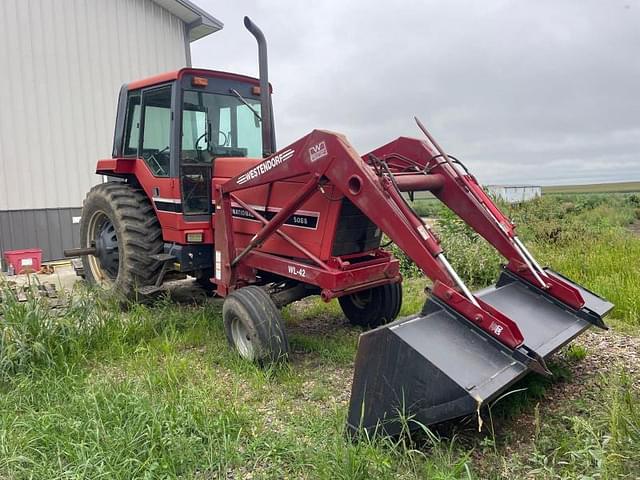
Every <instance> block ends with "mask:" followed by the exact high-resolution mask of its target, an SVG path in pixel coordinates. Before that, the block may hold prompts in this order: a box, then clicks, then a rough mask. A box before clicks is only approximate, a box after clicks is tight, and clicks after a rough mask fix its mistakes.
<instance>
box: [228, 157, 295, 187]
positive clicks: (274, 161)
mask: <svg viewBox="0 0 640 480" xmlns="http://www.w3.org/2000/svg"><path fill="white" fill-rule="evenodd" d="M294 153H295V150H292V149H289V150H285V151H284V152H282V153H279V154H278V155H275V156H273V157H271V158H268V159H267V160H265V161H264V162H262V163H261V164H259V165H256V166H255V167H253V168H252V169H251V170H249V171H248V172H247V173H244V174H242V175H240V176H239V177H238V180H237V183H238V185H242V184H243V183H245V182H248V181H249V180H252V179H254V178H256V177H259V176H260V175H262V174H263V173H265V172H268V171H269V170H271V169H272V168H275V167H277V166H278V165H280V164H282V163H284V162H286V161H287V160H289V159H290V158H291V157H293V154H294Z"/></svg>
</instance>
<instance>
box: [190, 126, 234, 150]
mask: <svg viewBox="0 0 640 480" xmlns="http://www.w3.org/2000/svg"><path fill="white" fill-rule="evenodd" d="M218 135H222V138H223V139H224V141H223V142H222V145H226V144H227V142H228V141H229V136H228V135H227V134H226V133H224V132H223V131H222V130H218ZM207 136H208V133H207V132H204V133H203V134H202V135H200V136H199V137H198V139H197V140H196V144H195V149H196V151H197V152H201V151H202V150H201V149H200V147H199V146H198V145H199V144H200V141H201V140H202V139H203V138H205V137H207Z"/></svg>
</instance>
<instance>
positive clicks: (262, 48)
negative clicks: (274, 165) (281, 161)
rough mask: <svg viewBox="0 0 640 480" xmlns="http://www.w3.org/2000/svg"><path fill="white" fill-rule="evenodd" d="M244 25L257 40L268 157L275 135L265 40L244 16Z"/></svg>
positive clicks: (265, 152) (266, 155)
mask: <svg viewBox="0 0 640 480" xmlns="http://www.w3.org/2000/svg"><path fill="white" fill-rule="evenodd" d="M244 26H245V27H246V28H247V30H249V32H251V34H252V35H253V36H254V37H255V38H256V42H258V68H259V75H260V117H261V118H262V156H263V157H265V158H266V157H268V156H270V155H271V154H273V153H274V152H275V148H276V135H275V131H274V129H273V113H272V112H271V89H270V88H269V65H268V62H267V40H266V39H265V37H264V33H262V30H260V28H258V26H257V25H256V24H255V23H253V22H252V21H251V19H250V18H249V17H244Z"/></svg>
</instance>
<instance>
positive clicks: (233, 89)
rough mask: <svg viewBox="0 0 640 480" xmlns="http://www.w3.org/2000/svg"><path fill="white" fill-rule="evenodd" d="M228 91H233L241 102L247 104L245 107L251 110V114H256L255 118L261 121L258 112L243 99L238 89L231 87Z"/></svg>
mask: <svg viewBox="0 0 640 480" xmlns="http://www.w3.org/2000/svg"><path fill="white" fill-rule="evenodd" d="M229 91H230V92H231V93H233V94H234V95H235V96H236V97H238V100H240V101H241V102H242V103H244V104H245V105H246V106H247V108H248V109H249V110H251V111H252V112H253V114H254V115H255V116H256V118H257V119H258V120H260V121H261V122H262V117H261V116H260V114H259V113H258V112H257V111H256V109H255V108H253V107H252V106H251V105H249V103H248V102H247V101H246V100H245V99H244V97H243V96H242V95H240V94H239V93H238V91H237V90H236V89H235V88H231V89H229Z"/></svg>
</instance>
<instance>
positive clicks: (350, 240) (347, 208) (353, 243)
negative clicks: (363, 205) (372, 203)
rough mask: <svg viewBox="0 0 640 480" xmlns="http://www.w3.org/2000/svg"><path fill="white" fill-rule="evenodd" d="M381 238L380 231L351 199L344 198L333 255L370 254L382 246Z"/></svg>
mask: <svg viewBox="0 0 640 480" xmlns="http://www.w3.org/2000/svg"><path fill="white" fill-rule="evenodd" d="M381 238H382V232H381V231H380V229H379V228H378V227H376V225H375V224H374V223H373V222H372V221H371V220H369V218H368V217H367V216H365V215H364V214H363V213H362V212H361V211H360V210H359V209H358V208H357V207H356V206H355V205H354V204H353V203H351V202H350V201H349V199H347V198H343V199H342V206H341V207H340V218H339V220H338V228H337V230H336V236H335V239H334V240H333V250H332V255H333V256H339V255H349V254H352V253H362V252H368V251H369V250H373V249H374V248H378V247H379V246H380V240H381Z"/></svg>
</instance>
